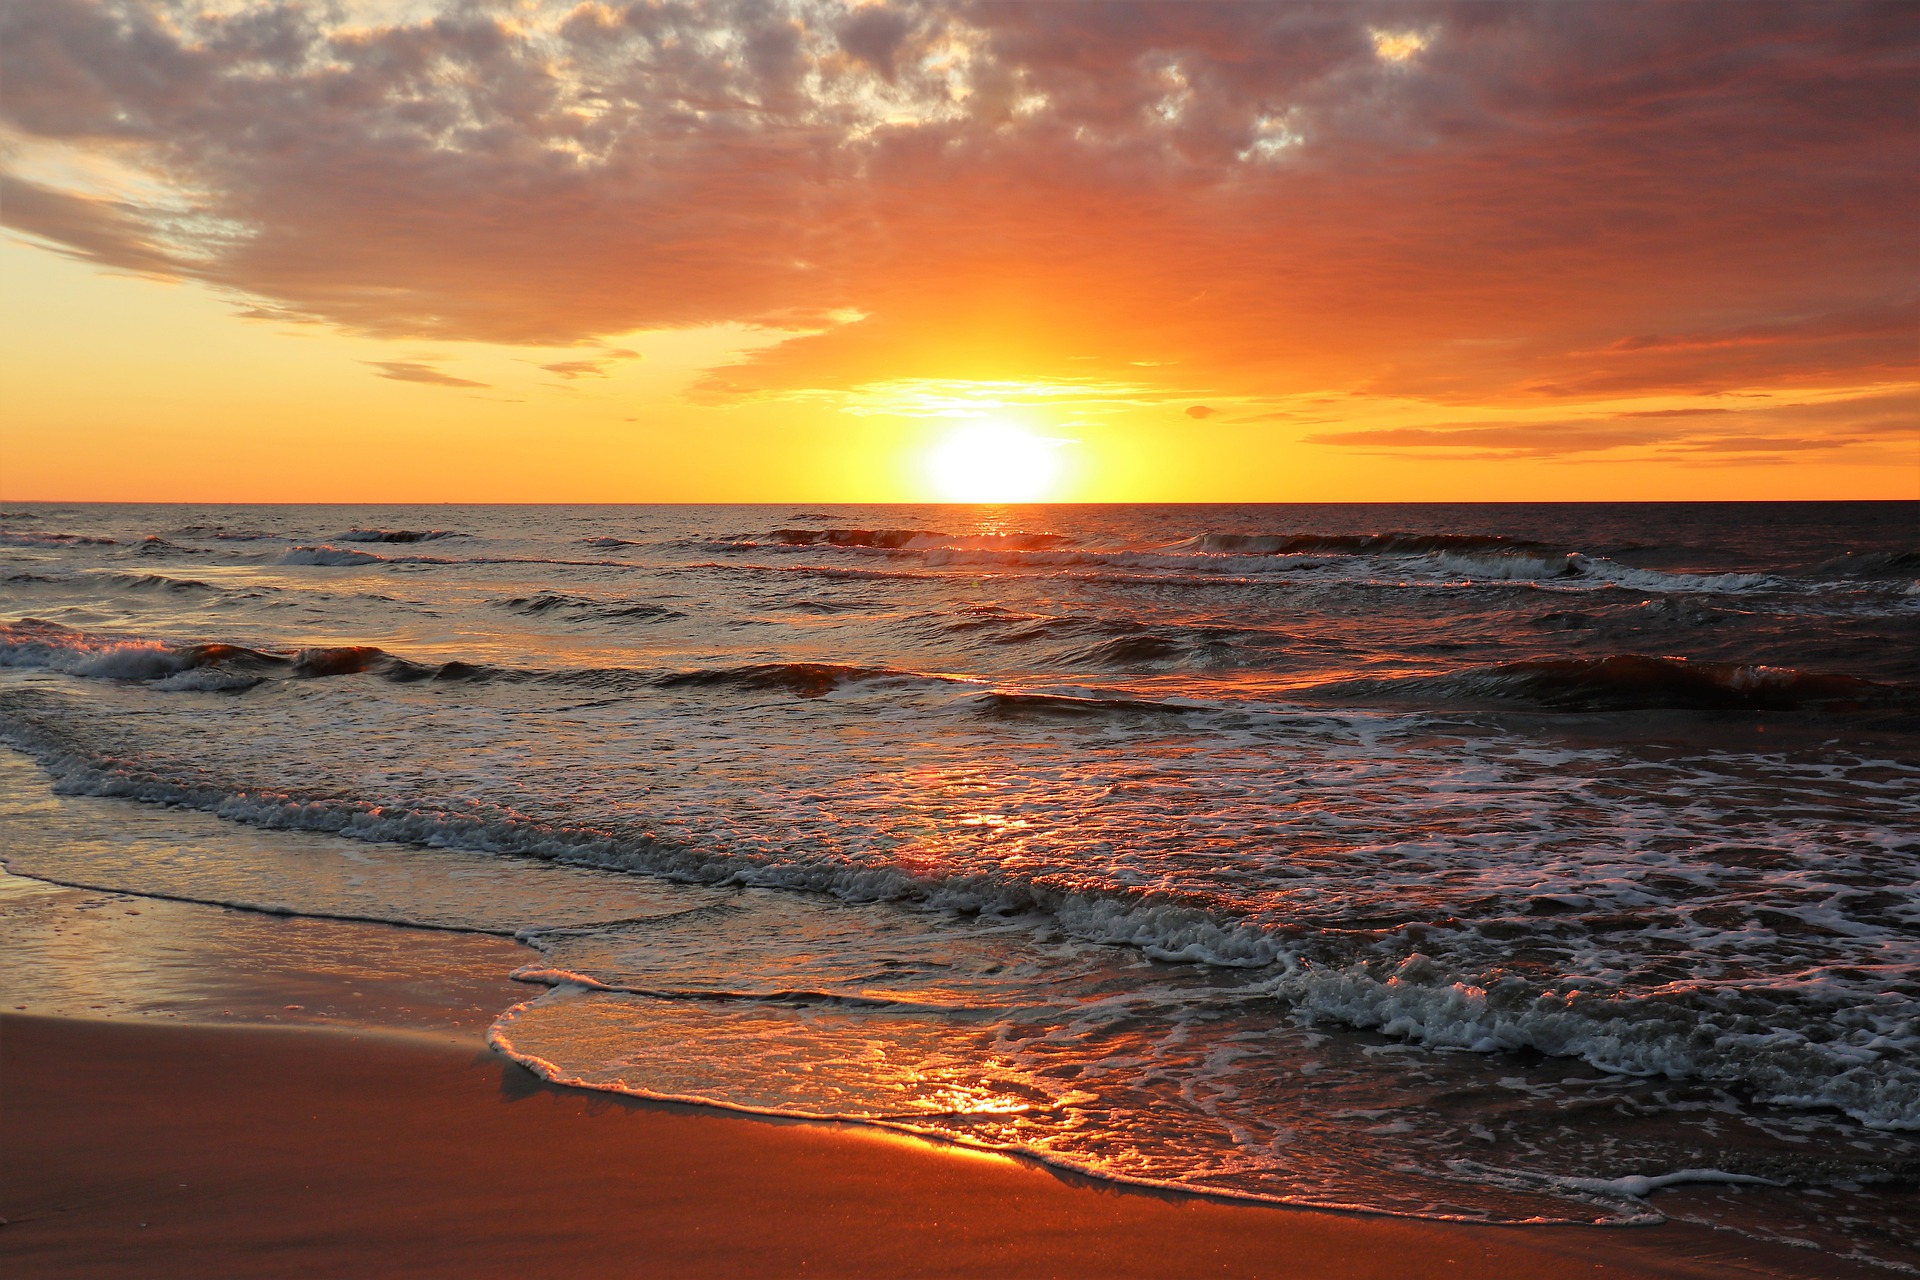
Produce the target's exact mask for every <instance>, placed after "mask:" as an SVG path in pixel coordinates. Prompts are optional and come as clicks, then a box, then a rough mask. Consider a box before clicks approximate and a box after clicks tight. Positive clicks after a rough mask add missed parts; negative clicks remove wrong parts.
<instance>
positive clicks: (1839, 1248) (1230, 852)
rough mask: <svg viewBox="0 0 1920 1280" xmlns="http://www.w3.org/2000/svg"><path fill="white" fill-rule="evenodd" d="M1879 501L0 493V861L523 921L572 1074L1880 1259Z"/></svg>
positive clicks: (101, 879) (388, 918) (1902, 821)
mask: <svg viewBox="0 0 1920 1280" xmlns="http://www.w3.org/2000/svg"><path fill="white" fill-rule="evenodd" d="M1916 547H1920V504H1914V503H1793V504H1732V503H1727V504H1715V503H1700V504H1685V503H1654V504H1537V505H1530V504H1508V505H1457V504H1455V505H1370V504H1353V505H1307V504H1301V505H1271V506H1269V505H1233V506H1224V505H1222V506H1171V505H1168V506H1031V507H1007V508H993V507H925V506H913V507H906V506H874V507H847V506H832V507H793V506H618V507H615V506H609V507H584V506H430V507H373V506H352V507H344V506H196V505H152V506H139V505H61V504H12V505H11V506H10V507H9V508H8V509H7V510H5V511H4V512H0V743H4V744H5V745H6V746H7V747H9V748H11V749H12V752H13V753H15V754H13V755H11V756H9V757H8V759H7V760H6V761H5V763H6V766H7V767H6V769H5V770H4V781H5V788H6V795H7V797H8V801H7V803H8V805H10V807H9V808H7V809H6V812H5V825H4V827H0V832H4V835H0V860H4V863H5V865H6V868H7V870H8V871H9V872H11V873H12V874H13V875H15V876H23V877H31V878H34V879H38V880H44V881H50V882H53V883H57V884H63V885H72V886H81V887H86V888H89V889H95V890H101V891H108V892H113V893H118V894H125V895H133V896H134V897H145V898H154V899H173V900H177V901H184V902H190V903H206V904H213V905H218V906H226V907H231V908H236V909H241V910H246V911H250V912H256V913H268V914H269V915H273V916H282V917H287V916H295V917H297V916H307V917H318V918H322V919H327V920H334V921H348V922H354V921H366V922H375V923H376V924H378V925H384V926H389V927H386V928H376V927H374V925H371V924H370V925H368V926H365V927H364V928H363V929H362V930H361V933H360V934H358V935H352V936H364V937H366V938H368V939H374V938H385V937H388V936H389V935H393V934H395V932H396V931H395V930H393V929H392V928H391V927H390V926H395V925H399V926H406V927H408V928H409V930H410V931H412V932H415V933H417V934H418V935H419V937H420V939H421V945H422V946H427V945H430V944H431V942H432V939H433V938H434V937H436V936H444V935H445V934H446V933H447V932H449V931H451V932H455V933H459V932H467V933H474V934H482V935H493V936H496V937H499V938H507V939H514V940H517V941H518V942H519V943H521V944H524V948H525V950H524V953H523V958H524V964H523V966H522V967H521V968H519V969H518V970H517V971H515V972H513V973H512V977H513V978H514V979H516V980H517V982H518V983H519V984H520V987H521V988H523V989H524V995H523V999H522V1000H521V1001H520V1002H519V1003H515V1004H512V1005H511V1006H510V1007H502V1008H500V1009H498V1010H497V1017H496V1018H495V1019H494V1022H493V1025H492V1029H491V1031H490V1033H489V1036H490V1039H491V1041H492V1042H493V1044H494V1045H495V1046H496V1047H498V1048H499V1049H500V1050H502V1051H504V1052H505V1053H507V1054H509V1055H511V1056H512V1057H513V1058H515V1059H517V1060H519V1061H520V1062H522V1063H524V1064H525V1065H527V1066H529V1067H530V1068H532V1069H533V1070H534V1071H536V1072H538V1073H539V1074H541V1075H543V1076H546V1077H548V1078H550V1079H553V1080H556V1081H561V1082H566V1083H571V1084H577V1085H581V1086H584V1087H587V1088H592V1089H603V1090H611V1091H618V1092H623V1093H629V1094H634V1095H638V1096H641V1097H649V1098H662V1099H677V1100H683V1101H693V1102H700V1103H706V1104H710V1105H713V1106H719V1107H727V1108H734V1109H739V1110H744V1111H751V1112H763V1113H772V1114H777V1115H786V1116H797V1117H814V1118H829V1119H836V1120H847V1121H857V1122H863V1123H870V1124H876V1125H884V1126H890V1127H894V1128H897V1129H903V1130H908V1131H911V1132H914V1133H919V1134H924V1135H929V1136H932V1137H935V1138H939V1139H943V1140H948V1141H952V1142H956V1143H960V1144H965V1145H971V1146H976V1147H985V1148H992V1149H996V1150H1005V1151H1012V1152H1017V1153H1022V1154H1024V1155H1026V1156H1029V1157H1032V1158H1036V1159H1039V1160H1042V1161H1045V1162H1048V1163H1050V1164H1052V1165H1054V1166H1056V1167H1059V1168H1062V1169H1067V1170H1074V1171H1078V1172H1080V1173H1083V1174H1087V1175H1091V1176H1094V1177H1098V1178H1105V1179H1113V1180H1119V1181H1126V1182H1134V1183H1145V1184H1150V1185H1154V1186H1159V1187H1167V1188H1174V1189H1179V1190H1187V1191H1195V1192H1204V1193H1209V1194H1216V1195H1227V1196H1235V1197H1249V1198H1256V1199H1265V1200H1272V1201H1277V1202H1285V1203H1293V1204H1308V1205H1323V1206H1341V1207H1348V1208H1357V1209H1365V1210H1371V1211H1377V1212H1384V1213H1393V1214H1406V1215H1417V1216H1426V1217H1442V1218H1460V1219H1470V1220H1481V1221H1512V1222H1522V1221H1542V1222H1595V1221H1598V1222H1607V1223H1617V1224H1630V1223H1634V1222H1645V1221H1654V1220H1658V1219H1659V1218H1660V1217H1661V1216H1677V1217H1686V1218H1689V1219H1691V1220H1696V1221H1706V1222H1711V1223H1714V1224H1715V1225H1718V1226H1724V1227H1727V1228H1730V1229H1734V1230H1739V1231H1745V1232H1749V1233H1751V1234H1755V1235H1761V1236H1767V1237H1770V1238H1774V1239H1791V1240H1796V1241H1800V1242H1804V1243H1806V1244H1808V1245H1809V1246H1810V1247H1814V1248H1819V1249H1825V1250H1828V1251H1830V1252H1832V1253H1834V1254H1836V1255H1845V1256H1851V1257H1857V1258H1865V1259H1869V1260H1874V1261H1879V1262H1882V1263H1884V1264H1886V1265H1888V1266H1890V1267H1896V1268H1915V1267H1920V1221H1916V1218H1917V1217H1920V1215H1917V1214H1916V1212H1915V1210H1916V1201H1915V1198H1914V1195H1913V1190H1912V1189H1913V1185H1914V1182H1915V1179H1916V1176H1920V1135H1917V1133H1916V1131H1920V1052H1917V1051H1920V749H1917V748H1920V643H1916V641H1917V640H1920V581H1917V579H1920V550H1916ZM29 762H30V763H29ZM75 805H84V815H85V817H84V829H79V828H80V826H81V825H82V823H81V819H80V818H77V817H76V816H75V815H76V814H79V813H81V812H82V810H81V809H78V808H74V807H73V806H75ZM0 928H4V921H0ZM339 936H348V935H339ZM183 945H190V940H187V941H186V942H183ZM367 954H368V955H369V956H373V955H378V956H387V955H389V954H390V955H392V956H393V957H394V958H393V959H392V960H391V961H390V962H388V961H383V963H391V964H393V965H395V966H404V965H405V964H406V963H407V961H406V960H405V959H404V955H405V953H404V951H403V950H390V949H388V944H387V943H386V942H380V943H378V944H377V945H376V944H375V943H373V942H369V943H368V951H367ZM108 985H110V984H108ZM503 1172H506V1171H503Z"/></svg>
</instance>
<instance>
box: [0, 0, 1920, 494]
mask: <svg viewBox="0 0 1920 1280" xmlns="http://www.w3.org/2000/svg"><path fill="white" fill-rule="evenodd" d="M0 86H4V87H3V88H0V223H4V238H3V239H0V500H16V501H17V500H35V499H39V500H141V501H274V502H279V501H343V502H439V501H468V502H513V501H579V502H654V501H743V502H745V501H780V502H793V501H814V502H834V501H921V500H945V499H954V500H969V499H980V500H1019V499H1036V500H1038V499H1045V500H1061V501H1110V502H1129V501H1275V502H1295V501H1319V500H1326V501H1489V500H1516V501H1537V500H1571V499H1599V500H1613V499H1622V500H1624V499H1683V498H1702V499H1747V498H1752V499H1761V498H1765V499H1775V498H1853V497H1857V498H1915V497H1920V118H1917V117H1916V112H1915V105H1914V104H1915V102H1916V92H1917V91H1920V5H1915V4H1912V3H1908V2H1906V0H1898V2H1896V3H1886V4H1848V3H1841V2H1839V0H1823V2H1822V3H1819V4H1807V3H1804V2H1802V0H1794V2H1792V3H1781V4H1775V3H1769V2H1768V0H1737V2H1736V3H1714V2H1713V0H1685V2H1681V3H1658V4H1640V3H1634V2H1632V0H1604V2H1601V3H1581V2H1579V0H1540V2H1529V3H1500V2H1498V0H1475V2H1473V3H1463V4H1425V3H1407V4H1363V3H1313V4H1310V3H1281V2H1274V3H1260V2H1257V0H1236V2H1234V3H1227V4H1209V3H1197V2H1194V0H1180V2H1179V3H1173V4H1121V3H1074V2H1070V0H1054V2H1052V3H1018V4H1014V3H1000V4H970V3H948V4H932V3H927V4H922V3H896V2H894V0H881V2H877V3H847V2H844V0H715V2H713V3H697V2H695V3H681V2H675V0H658V2H648V0H643V2H641V3H633V4H627V5H612V4H603V3H585V4H576V3H562V4H543V3H533V2H516V3H502V4H487V3H465V2H456V3H433V2H431V0H379V2H376V3H362V2H356V0H346V2H340V0H327V2H325V3H310V2H308V0H279V2H277V3H272V4H242V3H233V2H231V0H210V2H208V3H197V4H169V3H145V4H135V3H118V2H106V3H101V2H95V0H10V3H8V4H6V5H4V6H0Z"/></svg>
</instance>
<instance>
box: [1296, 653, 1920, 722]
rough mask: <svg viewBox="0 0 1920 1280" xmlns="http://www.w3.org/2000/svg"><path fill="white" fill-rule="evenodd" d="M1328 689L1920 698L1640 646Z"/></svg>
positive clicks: (1700, 702)
mask: <svg viewBox="0 0 1920 1280" xmlns="http://www.w3.org/2000/svg"><path fill="white" fill-rule="evenodd" d="M1328 688H1329V690H1330V691H1338V692H1345V693H1348V694H1366V695H1380V696H1386V697H1389V698H1393V697H1405V696H1407V695H1411V694H1418V695H1419V696H1420V697H1421V698H1422V700H1423V701H1424V700H1426V699H1428V698H1432V697H1435V696H1437V697H1439V698H1442V699H1458V700H1462V701H1479V700H1488V701H1503V702H1525V703H1530V704H1532V705H1534V706H1537V707H1542V708H1545V709H1548V710H1554V711H1633V710H1684V711H1792V710H1809V709H1824V710H1839V711H1850V710H1861V709H1866V708H1887V707H1902V706H1920V690H1916V689H1912V688H1908V687H1905V686H1901V685H1889V684H1881V683H1878V682H1876V681H1872V680H1863V679H1861V678H1860V677H1858V676H1850V675H1841V674H1837V673H1823V672H1812V671H1802V670H1799V669H1798V668H1795V667H1773V666H1762V665H1757V664H1741V663H1732V662H1692V661H1689V660H1688V659H1685V658H1655V657H1647V656H1645V655H1642V654H1632V653H1622V654H1610V655H1608V656H1606V657H1603V658H1542V659H1531V660H1528V661H1523V662H1508V663H1502V664H1500V665H1498V666H1493V667H1482V668H1478V669H1476V670H1472V671H1463V672H1458V673H1455V674H1452V675H1443V676H1415V677H1406V678H1401V679H1396V680H1354V681H1342V682H1340V683H1339V684H1337V685H1333V686H1328Z"/></svg>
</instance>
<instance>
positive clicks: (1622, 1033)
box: [1269, 952, 1920, 1130]
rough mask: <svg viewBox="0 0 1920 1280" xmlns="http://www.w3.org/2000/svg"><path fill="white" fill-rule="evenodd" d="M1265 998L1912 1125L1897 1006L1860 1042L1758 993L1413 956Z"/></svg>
mask: <svg viewBox="0 0 1920 1280" xmlns="http://www.w3.org/2000/svg"><path fill="white" fill-rule="evenodd" d="M1495 974H1496V975H1497V974H1498V971H1497V970H1496V971H1495ZM1269 991H1270V992H1271V994H1272V995H1274V996H1276V997H1278V998H1280V999H1283V1000H1285V1001H1287V1002H1288V1003H1289V1004H1291V1005H1293V1007H1294V1008H1295V1009H1296V1010H1298V1011H1299V1012H1300V1013H1301V1014H1302V1015H1304V1016H1305V1017H1307V1018H1309V1019H1313V1018H1323V1019H1325V1020H1327V1021H1330V1022H1336V1023H1340V1024H1342V1025H1345V1026H1350V1027H1360V1028H1364V1029H1370V1030H1375V1031H1379V1032H1381V1033H1382V1034H1384V1035H1389V1036H1392V1037H1394V1038H1396V1039H1401V1040H1410V1041H1412V1042H1414V1043H1416V1044H1421V1045H1426V1046H1428V1047H1431V1048H1436V1049H1465V1050H1471V1051H1474V1052H1478V1053H1491V1052H1498V1051H1504V1052H1512V1051H1516V1050H1521V1051H1524V1050H1533V1051H1536V1052H1540V1053H1545V1054H1548V1055H1550V1056H1552V1057H1557V1058H1577V1059H1580V1060H1582V1061H1585V1062H1588V1063H1590V1064H1592V1065H1593V1066H1596V1067H1598V1068H1600V1069H1601V1070H1603V1071H1608V1072H1613V1073H1616V1074H1621V1075H1632V1076H1666V1077H1669V1078H1671V1079H1676V1080H1687V1079H1694V1080H1712V1081H1715V1082H1718V1083H1722V1084H1728V1085H1733V1086H1735V1087H1738V1088H1743V1089H1746V1090H1749V1091H1751V1092H1752V1093H1753V1094H1754V1095H1755V1096H1756V1097H1758V1098H1760V1099H1762V1100H1764V1101H1767V1102H1771V1103H1774V1104H1776V1105H1785V1106H1799V1107H1833V1108H1835V1109H1837V1110H1840V1111H1843V1112H1845V1113H1846V1114H1847V1115H1849V1116H1852V1117H1853V1118H1854V1119H1855V1120H1858V1121H1860V1122H1861V1123H1863V1124H1865V1125H1867V1126H1868V1127H1869V1128H1875V1129H1892V1130H1915V1129H1920V1071H1916V1070H1915V1069H1914V1068H1913V1067H1911V1066H1900V1067H1897V1068H1896V1069H1893V1070H1887V1069H1886V1068H1888V1067H1895V1064H1897V1063H1898V1062H1899V1061H1900V1058H1901V1055H1902V1054H1903V1052H1911V1049H1912V1048H1914V1047H1920V1045H1915V1044H1914V1037H1913V1031H1912V1027H1911V1022H1910V1019H1911V1007H1910V1006H1908V1009H1907V1012H1906V1014H1905V1017H1906V1019H1907V1025H1906V1026H1905V1027H1904V1028H1903V1027H1902V1026H1901V1025H1900V1024H1901V1022H1902V1017H1903V1015H1902V1011H1901V1009H1899V1008H1898V1007H1891V1006H1889V1007H1885V1008H1884V1010H1883V1017H1881V1018H1874V1017H1873V1016H1872V1015H1871V1014H1868V1015H1867V1021H1868V1024H1869V1025H1865V1026H1861V1027H1860V1028H1858V1032H1859V1034H1856V1035H1847V1034H1844V1033H1843V1034H1839V1035H1836V1034H1835V1031H1836V1030H1837V1028H1835V1027H1833V1026H1830V1025H1827V1026H1823V1025H1821V1023H1822V1022H1823V1021H1824V1020H1823V1019H1818V1018H1816V1019H1815V1020H1814V1021H1813V1023H1812V1025H1811V1026H1809V1027H1807V1028H1805V1029H1800V1028H1795V1027H1792V1026H1788V1025H1784V1023H1783V1020H1782V1019H1781V1018H1780V1017H1779V1016H1778V1015H1779V1005H1778V1002H1777V1001H1776V1000H1774V999H1771V998H1768V993H1766V992H1764V991H1761V992H1753V993H1748V992H1738V991H1736V992H1731V993H1686V992H1680V993H1667V992H1654V993H1651V994H1647V995H1640V996H1633V997H1628V996H1623V995H1620V994H1607V993H1599V992H1587V991H1582V990H1579V989H1574V990H1569V991H1556V990H1553V989H1550V988H1549V989H1542V988H1540V987H1539V986H1537V985H1534V984H1533V983H1531V982H1529V981H1527V980H1525V979H1522V978H1519V977H1512V976H1497V977H1494V978H1492V979H1491V980H1486V981H1485V985H1482V983H1481V982H1478V981H1475V980H1474V979H1473V978H1472V977H1467V976H1463V975H1456V974H1453V973H1450V972H1449V971H1448V970H1447V969H1446V968H1445V967H1444V966H1443V965H1442V964H1440V963H1438V962H1437V961H1435V960H1434V959H1432V958H1430V957H1428V956H1426V955H1422V954H1420V953H1418V952H1416V953H1414V954H1413V955H1411V956H1408V957H1406V958H1405V959H1403V960H1402V961H1400V962H1399V963H1398V964H1397V965H1396V966H1394V967H1393V968H1392V969H1391V970H1390V971H1385V972H1382V971H1378V970H1376V969H1375V968H1370V967H1367V966H1359V965H1355V966H1346V967H1340V968H1331V969H1329V968H1320V967H1316V966H1314V965H1311V964H1307V965H1300V966H1297V967H1295V968H1293V969H1292V970H1291V971H1289V972H1288V973H1286V974H1284V975H1282V976H1280V977H1278V978H1276V979H1274V981H1273V982H1272V983H1271V984H1270V986H1269ZM1863 1000H1865V1003H1866V1007H1867V1008H1871V1007H1872V1001H1871V998H1870V997H1863ZM1881 1022H1884V1023H1885V1024H1886V1025H1884V1026H1881V1025H1875V1024H1878V1023H1881ZM1901 1042H1906V1045H1907V1047H1906V1049H1904V1050H1903V1049H1902V1047H1901ZM1876 1065H1879V1066H1881V1068H1882V1069H1881V1070H1877V1071H1876V1070H1874V1069H1873V1067H1874V1066H1876Z"/></svg>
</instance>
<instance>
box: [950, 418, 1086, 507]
mask: <svg viewBox="0 0 1920 1280" xmlns="http://www.w3.org/2000/svg"><path fill="white" fill-rule="evenodd" d="M1061 443H1062V442H1060V441H1057V440H1047V439H1043V438H1041V437H1039V436H1036V435H1034V434H1033V433H1032V432H1029V431H1026V430H1024V429H1023V428H1020V427H1017V426H1015V425H1013V424H1012V423H1010V422H1001V421H998V420H995V419H991V418H989V419H985V420H983V421H979V422H970V423H968V424H966V425H965V426H962V427H958V428H956V429H955V430H953V431H952V432H950V433H948V435H947V436H946V437H945V438H944V439H943V440H941V441H940V443H939V444H937V445H936V446H934V449H933V451H932V453H930V454H929V455H928V456H927V474H928V476H929V478H930V479H931V480H932V481H933V486H934V488H935V489H936V490H937V491H938V492H939V494H940V496H941V497H943V498H945V499H946V500H947V501H949V502H1036V501H1040V500H1042V499H1045V498H1047V497H1049V496H1051V495H1052V493H1053V489H1054V484H1055V482H1056V481H1057V480H1058V479H1059V476H1060V454H1059V447H1060V444H1061Z"/></svg>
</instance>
